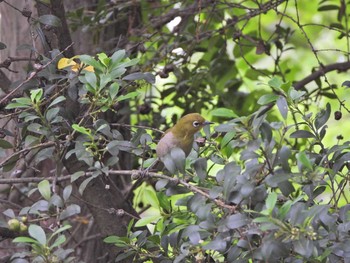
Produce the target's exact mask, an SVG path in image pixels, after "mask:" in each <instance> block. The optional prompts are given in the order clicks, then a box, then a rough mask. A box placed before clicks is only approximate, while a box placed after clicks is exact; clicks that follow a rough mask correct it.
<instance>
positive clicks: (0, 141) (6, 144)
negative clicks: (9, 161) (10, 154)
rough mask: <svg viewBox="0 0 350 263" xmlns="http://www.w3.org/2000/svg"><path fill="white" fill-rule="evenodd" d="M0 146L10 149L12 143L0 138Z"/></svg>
mask: <svg viewBox="0 0 350 263" xmlns="http://www.w3.org/2000/svg"><path fill="white" fill-rule="evenodd" d="M0 148H3V149H11V148H13V145H12V144H11V143H10V142H9V141H6V140H3V139H0Z"/></svg>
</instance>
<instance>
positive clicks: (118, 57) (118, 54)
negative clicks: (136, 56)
mask: <svg viewBox="0 0 350 263" xmlns="http://www.w3.org/2000/svg"><path fill="white" fill-rule="evenodd" d="M125 55H126V52H125V50H124V49H121V50H117V51H116V52H114V53H113V55H112V56H111V59H112V61H113V65H114V66H115V65H117V63H119V62H120V61H122V59H123V58H125Z"/></svg>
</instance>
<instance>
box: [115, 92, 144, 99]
mask: <svg viewBox="0 0 350 263" xmlns="http://www.w3.org/2000/svg"><path fill="white" fill-rule="evenodd" d="M139 95H140V93H139V92H137V91H133V92H130V93H128V94H126V95H120V96H119V97H118V99H117V100H118V101H122V100H128V99H132V98H135V97H137V96H139Z"/></svg>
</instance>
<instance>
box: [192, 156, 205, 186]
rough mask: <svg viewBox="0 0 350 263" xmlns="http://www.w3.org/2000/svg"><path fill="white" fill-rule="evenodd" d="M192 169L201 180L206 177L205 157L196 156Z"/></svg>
mask: <svg viewBox="0 0 350 263" xmlns="http://www.w3.org/2000/svg"><path fill="white" fill-rule="evenodd" d="M193 167H194V170H195V171H196V174H197V176H198V177H199V179H200V180H201V181H204V180H205V178H206V177H207V159H205V158H198V159H197V160H196V161H195V162H194V164H193Z"/></svg>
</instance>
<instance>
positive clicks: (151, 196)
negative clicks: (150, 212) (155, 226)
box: [144, 188, 159, 209]
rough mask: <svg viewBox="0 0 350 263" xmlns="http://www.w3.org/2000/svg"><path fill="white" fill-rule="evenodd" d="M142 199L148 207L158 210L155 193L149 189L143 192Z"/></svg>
mask: <svg viewBox="0 0 350 263" xmlns="http://www.w3.org/2000/svg"><path fill="white" fill-rule="evenodd" d="M144 198H145V199H146V200H147V201H148V202H149V203H150V205H151V206H152V207H154V208H156V209H158V208H159V201H158V198H157V195H156V193H155V191H154V190H153V189H152V190H151V189H149V188H146V189H145V190H144Z"/></svg>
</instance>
